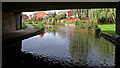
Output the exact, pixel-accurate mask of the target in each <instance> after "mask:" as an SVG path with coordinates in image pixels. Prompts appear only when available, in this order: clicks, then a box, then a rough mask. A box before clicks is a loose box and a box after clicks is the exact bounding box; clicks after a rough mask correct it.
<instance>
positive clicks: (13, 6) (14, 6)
mask: <svg viewBox="0 0 120 68" xmlns="http://www.w3.org/2000/svg"><path fill="white" fill-rule="evenodd" d="M118 3H119V2H3V3H2V5H3V6H2V7H3V11H13V12H24V11H40V10H42V11H43V10H53V9H54V10H55V9H79V8H84V9H85V8H87V9H89V8H117V7H118V6H119V4H118Z"/></svg>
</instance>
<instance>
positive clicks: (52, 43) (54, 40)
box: [22, 33, 69, 57]
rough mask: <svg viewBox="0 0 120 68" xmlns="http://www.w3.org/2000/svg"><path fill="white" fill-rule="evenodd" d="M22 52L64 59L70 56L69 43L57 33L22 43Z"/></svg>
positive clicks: (35, 37) (32, 38)
mask: <svg viewBox="0 0 120 68" xmlns="http://www.w3.org/2000/svg"><path fill="white" fill-rule="evenodd" d="M22 45H24V46H22V50H23V51H28V52H31V53H37V54H46V55H54V56H59V57H64V56H66V57H67V56H68V55H69V41H68V40H67V39H65V38H64V39H63V38H61V37H60V35H59V34H57V33H56V35H55V36H54V35H53V33H45V35H44V36H43V37H40V36H39V35H37V36H34V37H31V38H29V39H25V40H23V41H22Z"/></svg>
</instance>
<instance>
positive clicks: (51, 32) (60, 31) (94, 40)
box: [21, 26, 115, 67]
mask: <svg viewBox="0 0 120 68" xmlns="http://www.w3.org/2000/svg"><path fill="white" fill-rule="evenodd" d="M45 30H46V32H44V34H39V35H36V36H33V37H30V38H28V39H24V40H22V49H21V50H22V52H24V53H31V54H32V55H34V56H40V57H39V58H42V57H46V58H48V59H45V60H44V61H45V62H48V61H53V62H54V64H55V63H61V64H63V63H64V64H65V65H68V66H72V65H77V66H88V67H91V66H114V65H115V45H114V44H112V43H111V42H109V41H108V40H106V39H104V38H103V37H101V36H99V35H97V34H95V33H94V32H90V31H87V30H85V29H81V28H80V27H75V26H54V27H52V26H46V29H45ZM55 60H57V61H55ZM53 62H52V63H53Z"/></svg>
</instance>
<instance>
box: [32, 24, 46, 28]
mask: <svg viewBox="0 0 120 68" xmlns="http://www.w3.org/2000/svg"><path fill="white" fill-rule="evenodd" d="M31 25H32V26H34V29H42V28H44V27H43V26H42V25H41V24H31Z"/></svg>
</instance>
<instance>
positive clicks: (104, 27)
mask: <svg viewBox="0 0 120 68" xmlns="http://www.w3.org/2000/svg"><path fill="white" fill-rule="evenodd" d="M98 27H99V28H100V29H101V31H102V32H106V33H108V34H111V35H114V34H115V31H116V26H115V24H98Z"/></svg>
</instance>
